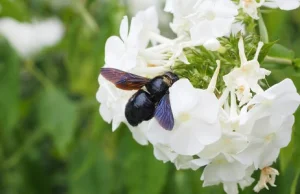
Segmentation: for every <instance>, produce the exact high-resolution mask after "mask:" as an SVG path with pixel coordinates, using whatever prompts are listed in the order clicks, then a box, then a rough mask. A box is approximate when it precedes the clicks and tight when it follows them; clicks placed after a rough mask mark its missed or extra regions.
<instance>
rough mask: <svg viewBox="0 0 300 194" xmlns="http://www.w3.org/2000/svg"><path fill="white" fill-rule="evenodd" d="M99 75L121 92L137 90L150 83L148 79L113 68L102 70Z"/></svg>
mask: <svg viewBox="0 0 300 194" xmlns="http://www.w3.org/2000/svg"><path fill="white" fill-rule="evenodd" d="M100 74H101V75H102V76H103V77H104V78H105V79H107V80H108V81H110V82H111V83H113V84H114V85H115V86H116V87H117V88H120V89H122V90H138V89H140V88H142V87H143V86H144V85H145V84H146V83H148V82H149V81H150V80H149V79H148V78H145V77H141V76H138V75H135V74H132V73H128V72H125V71H121V70H119V69H114V68H102V69H101V73H100Z"/></svg>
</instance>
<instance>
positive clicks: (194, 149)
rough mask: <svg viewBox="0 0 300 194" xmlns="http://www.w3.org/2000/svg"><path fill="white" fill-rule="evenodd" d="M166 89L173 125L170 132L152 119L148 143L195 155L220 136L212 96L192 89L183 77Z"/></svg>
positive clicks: (216, 100)
mask: <svg viewBox="0 0 300 194" xmlns="http://www.w3.org/2000/svg"><path fill="white" fill-rule="evenodd" d="M169 90H170V102H171V107H172V112H173V115H174V120H175V126H174V128H173V130H172V131H166V130H165V129H163V128H162V127H160V125H159V124H158V122H157V121H156V120H152V121H151V122H150V125H149V131H148V138H149V140H150V142H152V143H153V144H156V143H161V144H164V145H168V146H169V147H170V148H171V149H172V150H173V151H175V152H176V153H178V154H182V155H194V154H197V153H199V152H200V151H201V150H203V148H204V147H205V146H206V145H209V144H212V143H214V142H216V141H217V140H218V139H219V138H220V136H221V130H220V126H219V122H218V120H217V118H218V112H219V104H218V99H217V98H216V96H215V95H214V94H213V93H211V92H208V91H206V90H201V89H196V88H194V87H193V86H192V84H191V83H190V82H189V81H188V80H187V79H181V80H179V81H177V82H175V83H174V85H173V86H172V87H171V88H170V89H169Z"/></svg>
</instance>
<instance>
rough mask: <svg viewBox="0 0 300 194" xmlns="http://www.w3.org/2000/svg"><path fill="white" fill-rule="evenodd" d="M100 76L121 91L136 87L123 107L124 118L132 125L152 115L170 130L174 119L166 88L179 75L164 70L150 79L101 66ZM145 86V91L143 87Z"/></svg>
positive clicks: (167, 88)
mask: <svg viewBox="0 0 300 194" xmlns="http://www.w3.org/2000/svg"><path fill="white" fill-rule="evenodd" d="M101 75H102V76H104V77H105V78H106V79H107V80H109V81H111V82H112V83H114V84H115V85H116V87H118V88H120V89H123V90H138V91H137V92H136V93H135V94H134V95H133V96H132V97H131V98H130V99H129V101H128V103H127V104H126V107H125V117H126V119H127V121H128V123H129V124H130V125H132V126H137V125H138V124H140V123H141V122H143V121H148V120H150V119H152V118H153V117H155V118H156V119H157V120H158V122H159V124H160V125H161V126H162V127H163V128H165V129H167V130H172V128H173V126H174V118H173V114H172V110H171V106H170V100H169V88H170V87H171V86H172V85H173V83H174V82H176V81H177V80H178V79H179V78H178V76H177V75H175V74H174V73H172V72H167V73H165V74H163V75H161V76H157V77H154V78H152V79H148V78H144V77H141V76H138V75H134V74H130V73H127V72H123V71H120V70H117V69H112V68H103V69H102V71H101ZM144 86H145V88H146V91H145V90H143V89H142V88H143V87H144Z"/></svg>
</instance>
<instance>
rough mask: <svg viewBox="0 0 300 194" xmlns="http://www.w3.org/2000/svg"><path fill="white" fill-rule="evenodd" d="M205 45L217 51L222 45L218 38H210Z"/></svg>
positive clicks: (208, 48)
mask: <svg viewBox="0 0 300 194" xmlns="http://www.w3.org/2000/svg"><path fill="white" fill-rule="evenodd" d="M203 46H204V47H205V48H206V49H207V50H210V51H217V50H218V49H219V48H220V47H221V44H220V42H219V41H218V40H217V39H210V40H208V41H206V42H205V43H204V44H203Z"/></svg>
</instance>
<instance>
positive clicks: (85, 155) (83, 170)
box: [69, 139, 114, 194]
mask: <svg viewBox="0 0 300 194" xmlns="http://www.w3.org/2000/svg"><path fill="white" fill-rule="evenodd" d="M106 158H107V156H105V154H104V153H103V148H100V147H99V144H98V143H96V142H94V141H91V140H88V139H86V140H83V141H81V142H79V143H78V144H77V146H76V147H75V149H74V152H73V153H72V154H71V157H70V159H69V186H70V191H71V192H70V193H72V194H84V193H88V194H110V193H111V191H112V189H113V185H114V180H113V178H112V165H111V162H109V161H108V160H107V159H106Z"/></svg>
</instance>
